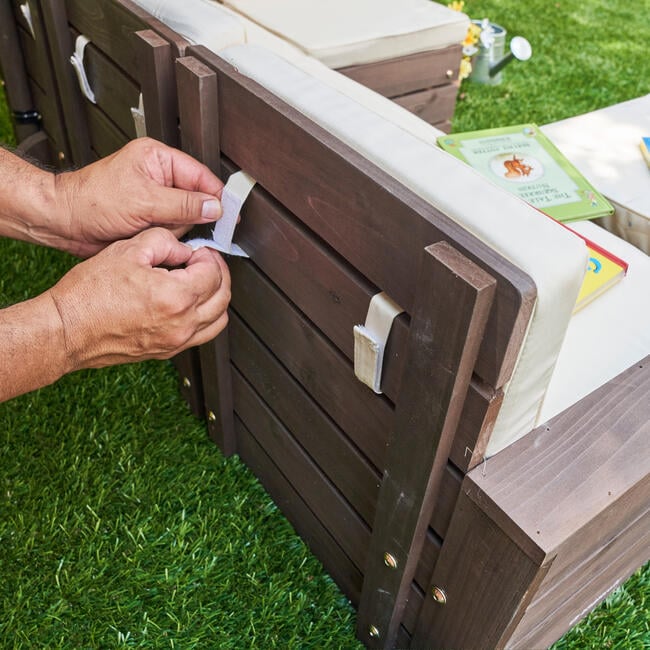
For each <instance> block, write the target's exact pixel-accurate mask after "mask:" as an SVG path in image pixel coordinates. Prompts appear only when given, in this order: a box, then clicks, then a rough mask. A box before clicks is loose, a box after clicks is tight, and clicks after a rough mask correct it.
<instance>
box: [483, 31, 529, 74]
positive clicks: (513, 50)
mask: <svg viewBox="0 0 650 650" xmlns="http://www.w3.org/2000/svg"><path fill="white" fill-rule="evenodd" d="M532 53H533V48H532V47H531V45H530V43H529V42H528V41H527V40H526V39H525V38H524V37H523V36H514V37H513V39H512V40H511V41H510V52H508V54H506V55H505V56H504V57H503V58H502V59H501V60H500V61H497V62H496V63H495V64H493V65H491V66H490V69H489V71H488V74H489V76H490V77H494V76H495V75H496V74H498V73H499V72H500V71H501V70H503V68H505V67H506V66H507V65H508V63H510V61H512V60H513V59H517V60H518V61H528V59H530V57H531V55H532Z"/></svg>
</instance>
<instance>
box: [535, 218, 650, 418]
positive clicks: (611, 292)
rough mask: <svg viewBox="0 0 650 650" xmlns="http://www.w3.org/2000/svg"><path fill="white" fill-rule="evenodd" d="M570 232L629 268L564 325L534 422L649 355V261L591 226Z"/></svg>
mask: <svg viewBox="0 0 650 650" xmlns="http://www.w3.org/2000/svg"><path fill="white" fill-rule="evenodd" d="M571 227H572V228H574V229H575V230H577V231H578V232H579V233H581V234H582V235H584V236H585V237H587V238H589V239H592V240H593V241H595V242H597V243H599V244H601V246H604V247H605V248H606V249H608V250H610V251H611V252H612V253H614V255H617V256H618V257H620V258H621V259H624V260H625V261H626V262H627V263H628V264H629V269H628V272H627V275H626V276H625V277H624V278H623V279H622V280H621V281H620V282H619V283H618V284H616V285H615V286H613V287H611V288H610V289H608V290H607V292H606V293H604V294H603V295H601V296H600V297H598V298H597V299H596V300H594V301H592V302H590V303H589V304H588V305H586V306H585V307H583V308H582V309H581V310H580V311H579V312H578V313H577V314H575V315H574V316H573V317H572V318H571V321H570V322H569V327H568V329H567V333H566V337H565V339H564V343H563V344H562V349H561V350H560V355H559V357H558V361H557V365H556V366H555V370H554V372H553V376H552V377H551V382H550V384H549V387H548V392H547V394H546V399H545V400H544V405H543V407H542V410H541V412H540V415H539V417H538V422H545V421H546V420H548V419H550V418H551V417H553V416H554V415H556V414H557V413H560V412H561V411H563V410H564V409H565V408H567V407H568V406H570V405H571V404H573V403H574V402H576V401H577V400H579V399H581V398H582V397H584V396H585V395H588V394H589V393H591V392H592V391H593V390H595V389H596V388H598V387H599V386H601V385H602V384H604V383H605V382H607V381H609V380H610V379H612V378H613V377H615V376H616V375H618V374H619V373H621V372H623V371H624V370H625V369H627V368H629V367H630V366H631V365H632V364H634V363H636V362H637V361H639V360H641V359H643V358H644V357H645V356H646V355H647V354H650V300H649V299H648V296H649V295H650V257H648V255H646V254H645V253H644V252H643V251H640V250H639V249H638V248H637V247H636V246H633V245H632V244H629V243H628V242H626V241H624V240H623V239H621V238H620V237H616V236H615V235H613V234H611V233H610V232H608V231H606V230H605V229H604V228H601V227H600V226H598V225H596V224H595V223H592V222H590V221H580V222H576V223H572V224H571Z"/></svg>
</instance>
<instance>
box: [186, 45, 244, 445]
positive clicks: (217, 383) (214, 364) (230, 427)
mask: <svg viewBox="0 0 650 650" xmlns="http://www.w3.org/2000/svg"><path fill="white" fill-rule="evenodd" d="M176 81H177V85H178V97H179V114H180V125H181V145H182V148H183V150H184V151H186V152H187V153H189V154H190V155H191V156H193V157H194V158H196V159H198V160H200V161H201V162H203V163H204V164H206V165H207V166H208V167H209V168H210V169H211V170H212V171H213V172H214V173H215V174H217V175H220V174H221V151H220V148H219V118H218V116H219V112H218V108H219V106H218V95H217V73H216V72H214V71H213V70H211V69H210V68H208V67H207V66H206V65H204V64H203V63H200V62H199V61H197V60H196V59H195V58H193V57H189V56H188V57H183V58H180V59H178V60H177V61H176ZM200 359H201V374H202V378H203V393H204V399H205V409H206V413H207V417H208V431H209V433H210V436H211V437H212V439H213V440H214V441H215V442H216V443H217V444H218V445H219V447H220V448H221V451H222V452H223V453H224V454H225V455H226V456H228V455H230V454H233V453H234V452H235V451H236V441H235V428H234V417H233V403H232V377H231V370H230V351H229V344H228V328H226V329H225V330H224V331H223V332H221V334H219V336H217V338H215V339H214V340H213V341H210V342H209V343H206V344H205V345H202V346H201V348H200Z"/></svg>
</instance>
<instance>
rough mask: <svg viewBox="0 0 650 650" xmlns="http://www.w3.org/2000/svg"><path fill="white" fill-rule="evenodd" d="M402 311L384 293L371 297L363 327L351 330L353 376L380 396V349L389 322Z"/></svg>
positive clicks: (359, 326) (383, 344) (381, 360)
mask: <svg viewBox="0 0 650 650" xmlns="http://www.w3.org/2000/svg"><path fill="white" fill-rule="evenodd" d="M403 311H404V310H403V309H402V308H401V307H400V306H399V305H398V304H397V303H396V302H394V301H393V300H392V299H391V298H390V297H389V296H387V295H386V294H385V293H383V292H382V293H378V294H375V295H374V296H373V297H372V298H371V300H370V305H369V307H368V314H367V315H366V323H365V325H355V327H354V374H355V375H356V377H357V379H359V381H361V382H363V383H364V384H365V385H366V386H369V387H370V388H372V390H374V391H375V393H378V394H379V393H381V372H382V367H383V364H384V350H385V348H386V342H387V341H388V335H389V334H390V330H391V328H392V326H393V321H394V320H395V317H396V316H397V315H398V314H401V313H402V312H403Z"/></svg>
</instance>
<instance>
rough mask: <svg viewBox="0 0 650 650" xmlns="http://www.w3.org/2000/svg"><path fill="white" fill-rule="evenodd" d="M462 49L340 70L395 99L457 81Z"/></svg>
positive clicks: (421, 53)
mask: <svg viewBox="0 0 650 650" xmlns="http://www.w3.org/2000/svg"><path fill="white" fill-rule="evenodd" d="M461 50H462V48H461V46H460V45H450V46H449V47H446V48H443V49H439V50H434V51H430V52H420V53H417V54H409V55H408V56H402V57H398V58H396V59H390V60H389V61H378V62H376V63H367V64H363V65H356V66H349V67H346V68H339V70H338V71H339V72H340V73H341V74H344V75H346V76H347V77H350V78H351V79H354V80H355V81H358V82H359V83H360V84H362V85H364V86H368V88H372V89H373V90H375V91H377V92H378V93H380V94H381V95H384V96H385V97H391V98H394V97H398V96H400V95H404V94H406V93H412V92H414V91H416V90H422V89H424V88H431V87H432V86H441V85H443V84H449V83H450V82H452V81H453V80H455V79H458V70H459V68H460V60H461V57H462V52H461ZM452 112H453V110H452Z"/></svg>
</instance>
